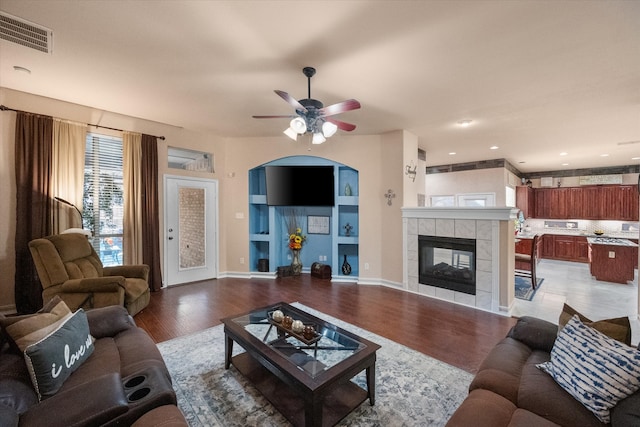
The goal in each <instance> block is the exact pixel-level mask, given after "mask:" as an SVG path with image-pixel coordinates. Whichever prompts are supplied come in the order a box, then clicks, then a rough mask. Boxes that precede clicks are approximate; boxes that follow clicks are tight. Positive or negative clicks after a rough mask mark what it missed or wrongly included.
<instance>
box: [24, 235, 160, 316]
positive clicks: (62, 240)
mask: <svg viewBox="0 0 640 427" xmlns="http://www.w3.org/2000/svg"><path fill="white" fill-rule="evenodd" d="M29 250H30V251H31V256H32V257H33V261H34V263H35V266H36V270H37V271H38V278H39V279H40V283H41V284H42V300H43V301H44V303H45V304H46V303H47V301H49V300H51V299H52V298H53V297H54V296H56V295H58V296H59V297H60V298H61V299H62V300H63V301H64V302H65V303H66V304H67V306H69V308H70V309H71V310H72V311H75V310H77V309H78V308H81V307H82V308H84V309H89V308H94V307H106V306H108V305H123V306H124V307H125V308H126V309H127V311H128V312H129V314H131V315H132V316H133V315H135V314H136V313H138V312H139V311H140V310H142V309H143V308H145V307H146V306H147V305H148V304H149V300H150V298H151V297H150V291H149V283H148V280H149V267H148V266H147V265H143V264H140V265H121V266H114V267H103V266H102V262H101V261H100V257H98V254H97V253H96V251H95V250H94V249H93V246H91V244H90V243H89V241H88V240H87V237H86V236H85V235H84V234H79V233H70V234H58V235H53V236H48V237H44V238H41V239H35V240H32V241H31V242H29Z"/></svg>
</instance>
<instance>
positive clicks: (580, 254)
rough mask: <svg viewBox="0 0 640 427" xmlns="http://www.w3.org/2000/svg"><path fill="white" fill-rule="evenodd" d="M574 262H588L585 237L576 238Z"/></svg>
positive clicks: (587, 243) (587, 244) (587, 246)
mask: <svg viewBox="0 0 640 427" xmlns="http://www.w3.org/2000/svg"><path fill="white" fill-rule="evenodd" d="M576 261H579V262H589V242H587V238H586V237H576Z"/></svg>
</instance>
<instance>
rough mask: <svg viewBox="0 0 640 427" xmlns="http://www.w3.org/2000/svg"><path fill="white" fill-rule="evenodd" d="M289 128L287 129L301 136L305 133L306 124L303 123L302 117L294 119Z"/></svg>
mask: <svg viewBox="0 0 640 427" xmlns="http://www.w3.org/2000/svg"><path fill="white" fill-rule="evenodd" d="M289 126H291V127H290V128H289V129H292V130H293V131H294V132H296V133H297V134H298V135H302V134H303V133H305V132H306V131H307V122H305V121H304V119H303V118H302V117H296V118H295V119H293V120H291V122H290V123H289Z"/></svg>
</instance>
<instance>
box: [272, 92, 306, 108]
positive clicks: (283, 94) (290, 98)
mask: <svg viewBox="0 0 640 427" xmlns="http://www.w3.org/2000/svg"><path fill="white" fill-rule="evenodd" d="M274 92H275V93H277V94H278V96H279V97H280V98H282V99H284V100H285V101H287V102H288V103H289V104H290V105H292V106H293V108H295V109H296V110H302V111H304V112H305V113H306V112H307V109H306V108H305V107H304V105H302V104H300V103H299V102H298V101H297V100H296V99H295V98H294V97H293V96H291V95H289V94H288V93H287V92H284V91H282V90H274Z"/></svg>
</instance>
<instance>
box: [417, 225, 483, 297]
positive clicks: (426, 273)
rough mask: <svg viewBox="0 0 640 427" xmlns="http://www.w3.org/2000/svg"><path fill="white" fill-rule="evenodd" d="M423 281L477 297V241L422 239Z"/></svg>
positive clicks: (420, 272) (420, 237)
mask: <svg viewBox="0 0 640 427" xmlns="http://www.w3.org/2000/svg"><path fill="white" fill-rule="evenodd" d="M418 243H419V249H418V265H419V282H420V283H422V284H425V285H431V286H436V287H439V288H444V289H449V290H452V291H457V292H464V293H467V294H471V295H475V294H476V267H475V265H476V241H475V239H460V238H454V237H437V236H418Z"/></svg>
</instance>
